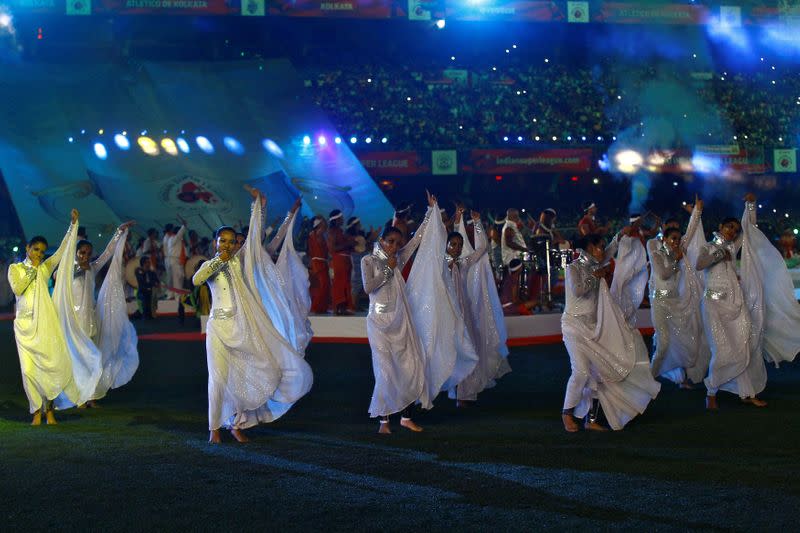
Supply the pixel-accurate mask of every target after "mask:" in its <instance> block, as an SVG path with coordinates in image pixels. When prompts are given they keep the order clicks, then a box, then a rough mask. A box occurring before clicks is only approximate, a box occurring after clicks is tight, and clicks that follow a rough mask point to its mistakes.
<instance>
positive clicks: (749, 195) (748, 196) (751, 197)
mask: <svg viewBox="0 0 800 533" xmlns="http://www.w3.org/2000/svg"><path fill="white" fill-rule="evenodd" d="M744 201H745V202H750V203H751V204H752V203H754V202H755V201H756V195H755V194H753V193H751V192H749V193H747V194H745V195H744Z"/></svg>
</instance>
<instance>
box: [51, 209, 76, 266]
mask: <svg viewBox="0 0 800 533" xmlns="http://www.w3.org/2000/svg"><path fill="white" fill-rule="evenodd" d="M73 231H75V232H77V231H78V221H77V220H76V221H75V222H74V223H71V224H70V225H69V228H68V229H67V233H66V235H64V238H63V239H62V240H61V244H60V245H59V246H58V249H57V250H56V252H55V253H54V254H53V255H51V256H50V257H48V258H47V259H45V260H44V265H45V267H47V270H48V272H53V271H54V270H55V269H56V266H58V262H59V261H61V256H62V255H63V254H64V250H66V248H67V242H69V238H70V235H71V234H72V232H73Z"/></svg>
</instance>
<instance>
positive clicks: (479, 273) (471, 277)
mask: <svg viewBox="0 0 800 533" xmlns="http://www.w3.org/2000/svg"><path fill="white" fill-rule="evenodd" d="M456 231H458V232H459V233H460V234H461V236H462V237H463V239H464V247H463V249H462V252H461V257H460V258H459V260H458V261H456V262H454V264H453V265H452V268H451V271H450V272H451V274H452V276H453V283H454V286H455V289H456V294H457V297H458V302H459V304H460V307H461V309H462V312H463V314H464V318H465V320H466V321H467V325H468V331H469V332H470V337H471V339H472V341H473V343H474V345H475V349H476V351H477V354H478V364H477V365H475V369H474V370H473V371H472V373H471V374H469V375H468V376H467V377H466V378H464V380H463V381H462V382H461V383H459V384H458V386H457V387H456V389H455V390H453V389H451V390H450V397H456V398H458V399H459V400H472V401H474V400H477V399H478V393H480V392H481V391H483V390H485V389H488V388H491V387H494V386H495V384H496V381H495V380H497V379H499V378H501V377H502V376H504V375H506V374H508V373H509V372H511V366H510V365H509V364H508V360H507V357H508V347H507V346H506V341H507V339H508V335H507V333H506V324H505V318H504V316H503V306H502V305H501V303H500V296H499V295H498V293H497V287H496V286H495V281H494V274H493V272H492V267H491V265H490V264H489V257H488V255H487V254H486V250H487V239H486V233H485V232H484V230H483V226H482V225H481V223H480V222H478V223H477V224H475V249H474V250H473V248H472V246H471V245H470V243H469V239H468V238H467V232H466V229H465V227H464V224H463V221H459V222H458V224H456Z"/></svg>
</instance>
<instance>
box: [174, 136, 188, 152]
mask: <svg viewBox="0 0 800 533" xmlns="http://www.w3.org/2000/svg"><path fill="white" fill-rule="evenodd" d="M175 144H177V145H178V149H179V150H180V151H181V152H183V153H184V154H188V153H189V152H191V149H190V148H189V143H188V142H186V139H184V138H183V137H178V138H177V139H175Z"/></svg>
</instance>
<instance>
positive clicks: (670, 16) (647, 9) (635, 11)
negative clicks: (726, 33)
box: [592, 2, 708, 25]
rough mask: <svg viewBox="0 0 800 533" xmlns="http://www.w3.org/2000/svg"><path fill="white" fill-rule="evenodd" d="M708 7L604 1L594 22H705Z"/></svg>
mask: <svg viewBox="0 0 800 533" xmlns="http://www.w3.org/2000/svg"><path fill="white" fill-rule="evenodd" d="M707 19H708V7H706V6H701V5H694V4H656V3H652V4H645V3H627V2H625V3H623V2H604V3H603V4H601V5H600V9H599V10H598V12H596V13H595V14H594V16H593V17H592V20H593V21H594V22H607V23H612V24H689V25H690V24H705V23H706V21H707Z"/></svg>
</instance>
